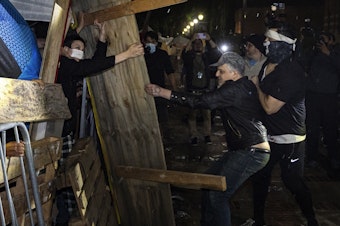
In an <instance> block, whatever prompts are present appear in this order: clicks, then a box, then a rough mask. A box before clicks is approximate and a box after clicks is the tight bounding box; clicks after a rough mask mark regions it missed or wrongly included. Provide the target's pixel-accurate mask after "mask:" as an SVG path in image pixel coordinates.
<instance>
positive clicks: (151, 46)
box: [145, 43, 156, 54]
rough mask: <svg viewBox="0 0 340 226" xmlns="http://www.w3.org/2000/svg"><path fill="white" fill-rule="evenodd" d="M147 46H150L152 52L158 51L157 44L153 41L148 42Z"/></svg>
mask: <svg viewBox="0 0 340 226" xmlns="http://www.w3.org/2000/svg"><path fill="white" fill-rule="evenodd" d="M145 46H147V47H148V48H149V52H150V53H151V54H152V53H154V52H156V45H155V44H153V43H146V44H145Z"/></svg>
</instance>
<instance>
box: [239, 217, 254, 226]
mask: <svg viewBox="0 0 340 226" xmlns="http://www.w3.org/2000/svg"><path fill="white" fill-rule="evenodd" d="M254 223H255V221H254V220H253V219H251V218H249V219H248V220H247V221H246V222H244V223H243V224H241V225H240V226H253V224H254Z"/></svg>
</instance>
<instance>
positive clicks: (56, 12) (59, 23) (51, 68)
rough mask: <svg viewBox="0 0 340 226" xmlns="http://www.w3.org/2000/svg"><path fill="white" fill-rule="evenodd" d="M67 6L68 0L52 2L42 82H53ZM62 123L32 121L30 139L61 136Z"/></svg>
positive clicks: (41, 72)
mask: <svg viewBox="0 0 340 226" xmlns="http://www.w3.org/2000/svg"><path fill="white" fill-rule="evenodd" d="M69 6H70V0H56V1H55V3H54V7H53V13H52V19H51V22H50V24H49V28H48V32H47V37H46V44H45V48H44V54H43V61H42V64H41V69H40V75H39V77H40V79H42V80H43V81H44V82H48V83H54V82H55V78H56V73H57V68H58V62H59V53H60V47H61V46H62V43H63V39H64V34H65V26H66V21H67V16H68V9H69ZM63 125H64V120H55V121H50V122H39V123H32V125H31V129H30V136H31V140H40V139H42V138H44V137H48V136H57V137H61V134H62V129H63Z"/></svg>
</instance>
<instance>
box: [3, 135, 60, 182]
mask: <svg viewBox="0 0 340 226" xmlns="http://www.w3.org/2000/svg"><path fill="white" fill-rule="evenodd" d="M61 146H62V142H61V139H60V138H56V137H48V138H45V139H43V140H40V141H34V142H31V148H32V151H33V159H34V167H35V168H36V169H40V168H42V167H43V166H46V165H48V164H54V163H55V162H56V161H57V160H58V159H59V158H60V156H61ZM24 160H25V158H24ZM6 161H7V170H6V171H7V175H8V180H12V179H14V178H16V177H19V176H20V175H21V168H20V159H19V158H17V157H12V158H9V159H8V158H6ZM25 165H27V164H25ZM2 183H4V180H3V172H2V170H0V184H2Z"/></svg>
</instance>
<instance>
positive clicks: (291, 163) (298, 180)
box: [252, 141, 317, 226]
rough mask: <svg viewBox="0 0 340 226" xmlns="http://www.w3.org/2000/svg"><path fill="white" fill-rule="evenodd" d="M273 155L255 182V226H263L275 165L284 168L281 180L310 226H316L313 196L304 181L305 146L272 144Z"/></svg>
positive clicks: (301, 143)
mask: <svg viewBox="0 0 340 226" xmlns="http://www.w3.org/2000/svg"><path fill="white" fill-rule="evenodd" d="M270 149H271V155H270V159H269V162H268V164H267V165H266V166H265V167H264V168H263V169H262V170H260V171H259V172H257V173H256V174H255V175H254V176H253V178H252V181H253V200H254V219H255V222H256V225H264V224H265V221H264V208H265V202H266V198H267V194H268V188H269V185H270V181H271V173H272V171H273V168H274V166H275V165H276V163H279V164H280V167H281V178H282V181H283V183H284V185H285V186H286V187H287V188H288V189H289V190H290V191H291V193H292V194H293V195H294V197H295V200H296V201H297V203H298V205H299V206H300V209H301V211H302V213H303V215H304V216H305V217H306V218H307V220H308V225H309V226H311V225H317V223H316V220H315V214H314V209H313V202H312V195H311V193H310V191H309V189H308V187H307V186H306V184H305V182H304V181H303V168H304V155H305V153H304V150H305V142H304V141H303V142H300V143H295V144H275V143H270Z"/></svg>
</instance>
